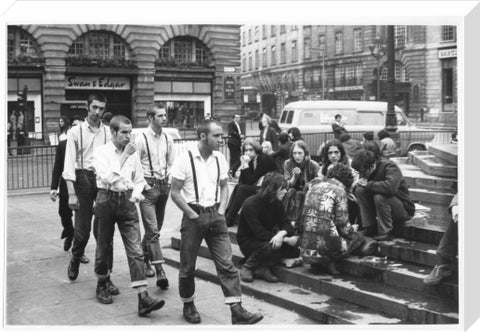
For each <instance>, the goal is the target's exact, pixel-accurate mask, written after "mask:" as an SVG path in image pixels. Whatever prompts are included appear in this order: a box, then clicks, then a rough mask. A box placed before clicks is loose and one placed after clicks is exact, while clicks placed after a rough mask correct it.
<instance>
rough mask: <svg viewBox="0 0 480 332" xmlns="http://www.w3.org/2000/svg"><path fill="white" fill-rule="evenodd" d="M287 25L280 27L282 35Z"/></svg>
mask: <svg viewBox="0 0 480 332" xmlns="http://www.w3.org/2000/svg"><path fill="white" fill-rule="evenodd" d="M285 32H286V30H285V24H282V25H280V33H285Z"/></svg>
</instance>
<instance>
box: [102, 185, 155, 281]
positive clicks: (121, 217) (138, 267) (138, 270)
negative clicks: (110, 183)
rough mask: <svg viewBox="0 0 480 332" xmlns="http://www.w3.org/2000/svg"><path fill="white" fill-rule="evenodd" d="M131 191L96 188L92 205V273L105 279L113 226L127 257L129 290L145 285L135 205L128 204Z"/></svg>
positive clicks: (107, 274)
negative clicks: (94, 223)
mask: <svg viewBox="0 0 480 332" xmlns="http://www.w3.org/2000/svg"><path fill="white" fill-rule="evenodd" d="M130 196H131V191H128V192H126V193H122V194H117V193H113V192H112V191H108V190H104V189H100V190H99V191H98V195H97V204H96V205H95V215H96V217H97V221H98V229H97V232H98V233H97V248H96V251H95V274H96V275H97V277H98V278H100V279H102V278H106V277H108V276H109V260H110V253H109V249H110V245H111V243H112V240H113V232H114V229H115V224H117V225H118V230H119V231H120V234H121V236H122V240H123V245H124V247H125V252H126V254H127V260H128V267H129V270H130V280H131V281H132V284H131V286H132V287H139V286H146V285H147V280H146V278H145V267H144V265H143V250H142V245H141V235H140V224H139V220H138V214H137V209H136V208H135V204H134V203H132V202H130V200H129V198H130Z"/></svg>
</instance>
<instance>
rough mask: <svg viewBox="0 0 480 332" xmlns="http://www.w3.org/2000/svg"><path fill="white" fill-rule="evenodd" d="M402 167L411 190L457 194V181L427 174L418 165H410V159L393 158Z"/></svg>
mask: <svg viewBox="0 0 480 332" xmlns="http://www.w3.org/2000/svg"><path fill="white" fill-rule="evenodd" d="M392 159H395V160H394V161H395V162H396V163H397V164H398V166H399V167H400V169H401V171H402V174H403V177H404V178H405V180H406V181H407V184H408V186H409V187H410V188H415V189H428V190H431V191H435V192H441V193H452V194H454V193H456V192H457V180H456V179H449V178H443V177H439V176H433V175H429V174H425V173H424V172H423V171H422V169H421V168H420V167H418V166H416V165H412V164H408V163H407V159H408V158H392Z"/></svg>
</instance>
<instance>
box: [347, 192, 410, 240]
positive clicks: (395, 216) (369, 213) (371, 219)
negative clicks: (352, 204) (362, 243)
mask: <svg viewBox="0 0 480 332" xmlns="http://www.w3.org/2000/svg"><path fill="white" fill-rule="evenodd" d="M355 196H356V197H357V202H358V205H359V207H360V216H361V219H362V226H363V227H364V228H367V227H372V226H375V224H377V229H378V234H380V235H384V234H388V233H390V232H391V231H392V230H393V223H394V222H396V223H397V222H405V221H407V220H409V219H411V216H409V215H408V213H407V211H406V210H405V207H404V206H403V203H402V201H401V200H400V199H399V198H397V197H395V196H393V195H392V196H386V195H382V194H376V193H373V192H372V191H370V190H368V189H366V188H365V187H361V186H357V188H356V189H355ZM377 219H378V220H377Z"/></svg>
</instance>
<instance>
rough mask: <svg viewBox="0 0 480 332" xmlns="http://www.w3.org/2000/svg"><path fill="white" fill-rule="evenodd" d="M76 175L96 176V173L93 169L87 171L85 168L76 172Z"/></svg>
mask: <svg viewBox="0 0 480 332" xmlns="http://www.w3.org/2000/svg"><path fill="white" fill-rule="evenodd" d="M75 173H78V174H87V175H95V171H93V170H91V169H85V168H77V169H76V170H75Z"/></svg>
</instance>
